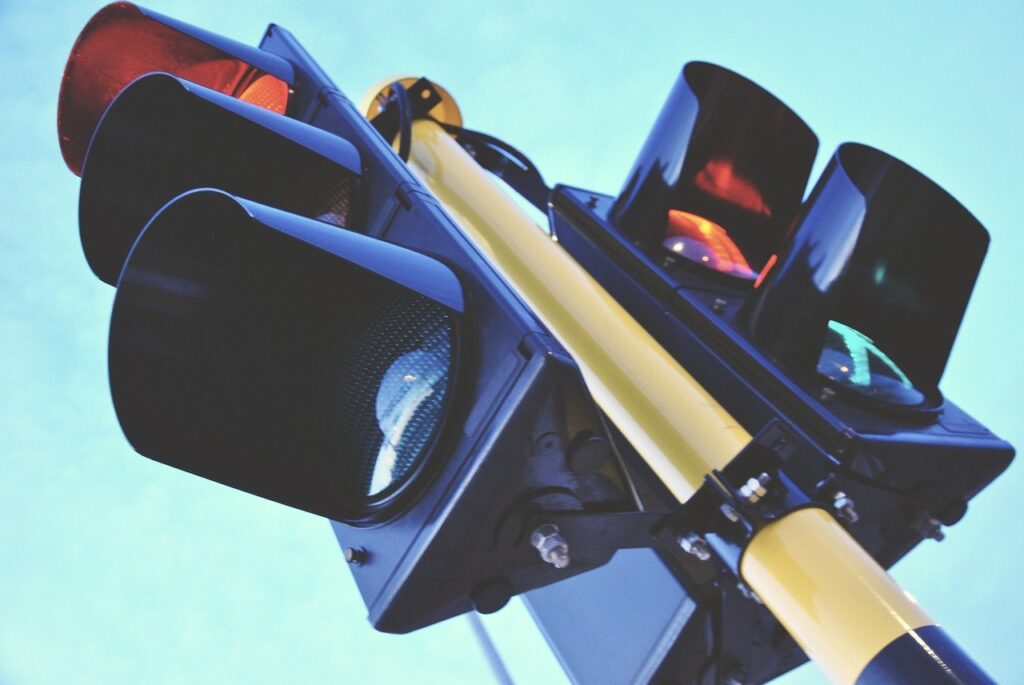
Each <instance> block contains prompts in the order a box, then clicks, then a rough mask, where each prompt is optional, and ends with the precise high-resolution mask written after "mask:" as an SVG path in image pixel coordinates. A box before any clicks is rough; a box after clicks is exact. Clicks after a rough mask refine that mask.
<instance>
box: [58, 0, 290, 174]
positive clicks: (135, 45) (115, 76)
mask: <svg viewBox="0 0 1024 685" xmlns="http://www.w3.org/2000/svg"><path fill="white" fill-rule="evenodd" d="M153 71H166V72H169V73H171V74H174V75H175V76H180V77H181V78H184V79H187V80H189V81H192V82H194V83H198V84H199V85H201V86H206V87H207V88H212V89H214V90H218V91H220V92H222V93H225V94H227V95H232V96H234V97H240V98H241V99H243V100H245V101H246V102H251V103H252V104H255V105H259V106H261V107H265V108H266V109H269V110H272V111H274V112H279V113H283V112H284V110H285V108H286V107H287V104H288V84H287V83H285V82H284V81H282V80H280V79H278V78H276V77H274V76H271V75H270V74H267V73H265V72H263V71H261V70H260V69H258V68H256V67H254V66H252V65H251V64H249V63H247V62H245V61H243V60H239V59H235V58H234V57H232V56H231V55H228V54H227V53H225V52H223V51H222V50H220V49H218V48H216V47H214V46H212V45H209V44H208V43H204V42H203V41H201V40H198V39H196V38H193V37H192V36H189V35H187V34H185V33H182V32H181V31H178V30H177V29H175V28H172V27H171V26H168V25H166V24H164V23H162V22H160V21H157V20H156V19H154V18H151V17H149V16H147V15H146V14H145V12H143V10H142V9H140V8H139V7H136V6H135V5H133V4H131V3H127V2H118V3H114V4H112V5H107V6H106V7H104V8H103V9H101V10H100V11H99V12H97V13H96V15H95V16H94V17H93V18H92V19H91V20H90V21H89V23H88V24H86V26H85V28H84V29H83V30H82V33H81V34H80V35H79V36H78V40H77V41H76V42H75V46H74V48H72V50H71V56H70V57H69V58H68V63H67V66H66V67H65V68H64V79H63V81H62V82H61V88H60V100H59V102H58V105H57V132H58V135H59V137H60V147H61V152H62V153H63V154H64V161H65V162H67V165H68V167H69V168H70V169H71V170H72V171H73V172H75V173H76V174H81V172H82V163H83V161H84V159H85V152H86V149H87V148H88V145H89V141H90V139H91V138H92V133H93V130H94V129H95V128H96V124H97V123H98V122H99V119H100V117H101V116H102V115H103V112H104V111H105V110H106V108H107V105H109V104H110V102H111V100H113V99H114V97H115V96H117V94H118V93H119V92H121V89H122V88H124V87H125V86H126V85H128V84H129V83H131V82H132V81H134V80H135V79H136V78H138V77H139V76H142V75H143V74H147V73H149V72H153Z"/></svg>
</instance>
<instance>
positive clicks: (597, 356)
mask: <svg viewBox="0 0 1024 685" xmlns="http://www.w3.org/2000/svg"><path fill="white" fill-rule="evenodd" d="M380 90H381V89H379V88H375V89H374V90H373V91H371V92H370V93H369V94H368V98H367V99H366V100H364V102H365V103H369V102H371V101H372V100H373V99H374V98H376V97H377V96H378V94H379V93H380ZM445 95H446V96H447V93H445ZM443 104H444V106H445V111H448V112H454V114H452V115H451V116H454V117H459V115H458V110H457V108H456V107H455V105H454V102H453V101H451V100H450V99H448V98H447V97H446V100H445V102H444V103H443ZM363 111H364V112H367V113H368V114H372V113H373V112H370V110H369V107H364V109H363ZM460 121H461V118H460ZM409 165H410V167H411V168H412V169H413V171H414V172H415V173H416V174H417V175H418V176H419V177H420V178H421V179H422V180H423V182H424V183H425V184H426V185H427V187H428V188H429V189H430V190H431V192H432V193H433V194H434V195H435V196H436V197H437V198H438V200H439V201H440V202H441V203H442V205H443V206H444V208H445V209H446V210H447V211H448V213H449V214H450V215H451V216H452V217H453V219H454V220H455V221H456V222H457V223H458V225H459V226H460V228H461V229H462V230H463V231H464V233H465V234H466V236H467V237H468V238H469V239H470V240H471V241H472V242H473V243H474V244H475V245H476V246H477V248H478V249H479V250H480V251H481V252H482V253H483V254H484V255H485V256H486V257H487V259H488V260H489V261H490V263H491V264H492V265H493V266H494V268H495V269H496V270H497V271H498V272H499V273H500V274H501V275H502V276H503V277H504V278H505V280H506V281H507V282H508V283H509V284H510V285H511V286H512V287H513V288H514V289H515V290H516V291H517V292H518V293H519V295H520V296H521V297H522V298H523V300H524V301H525V302H526V303H527V304H528V305H529V306H530V307H531V308H532V309H533V311H534V312H535V314H536V315H537V316H538V317H539V318H540V320H541V321H542V322H543V323H544V324H545V325H546V326H547V328H548V329H549V330H550V332H551V334H552V335H554V336H555V338H557V339H558V340H559V342H560V343H561V344H562V345H563V346H564V347H565V349H566V350H567V351H568V352H569V353H570V354H571V355H572V357H573V358H574V359H575V361H576V363H577V364H578V365H579V367H580V370H581V372H582V374H583V377H584V379H585V381H586V383H587V387H588V389H589V390H590V392H591V393H592V394H593V396H594V399H595V400H596V401H597V403H598V404H599V405H600V406H601V408H602V410H603V411H604V412H605V413H606V414H607V415H608V417H609V418H610V419H611V420H612V421H613V422H614V423H615V425H616V426H617V427H618V428H619V430H620V431H621V432H622V433H623V435H625V436H626V438H627V439H628V440H629V441H630V443H631V444H632V445H633V447H634V448H635V449H636V451H637V452H638V453H639V454H640V455H641V457H643V459H644V460H645V461H646V462H647V464H648V465H649V466H650V467H651V469H652V470H653V471H654V472H655V473H656V474H657V475H658V477H659V478H660V479H661V480H662V481H663V482H664V484H665V485H666V486H667V487H668V488H669V490H670V491H671V492H672V494H673V495H674V496H675V497H676V498H677V499H678V500H679V501H680V502H685V501H687V500H688V499H689V498H690V497H691V496H693V494H694V493H695V492H696V491H697V489H698V488H700V486H701V485H702V484H703V482H704V478H705V476H706V475H707V474H709V473H710V472H711V471H712V470H713V469H721V468H723V467H724V466H725V465H726V464H728V463H729V462H730V461H731V460H732V459H733V458H734V457H735V456H736V455H737V454H738V453H739V452H740V450H741V449H743V447H745V446H746V445H747V444H748V443H749V442H750V439H751V436H750V434H749V433H748V432H747V431H746V430H745V429H744V428H743V427H742V426H741V425H740V424H739V423H738V422H737V421H736V420H735V419H734V418H733V417H732V416H730V415H729V413H728V412H727V411H725V409H724V408H723V407H722V406H721V405H720V404H719V403H718V402H717V401H716V400H715V399H714V398H713V397H712V396H711V395H709V394H708V393H707V392H706V391H705V390H704V388H703V387H701V386H700V384H698V383H697V381H696V380H694V378H693V377H692V376H691V375H690V374H689V373H688V372H687V371H686V370H685V369H683V368H682V367H681V366H680V365H679V364H678V363H677V362H676V361H675V359H674V358H672V356H671V355H669V354H668V352H666V351H665V349H664V348H663V347H662V346H661V345H660V344H658V342H657V341H656V340H655V339H654V338H653V337H652V336H651V335H650V334H649V333H648V332H647V331H646V330H645V329H644V328H643V327H642V326H640V324H639V323H638V322H637V321H636V320H635V319H634V318H633V317H632V316H631V315H630V314H629V313H628V312H627V311H625V310H624V309H623V308H622V307H621V306H620V305H619V304H618V303H617V302H616V301H615V300H614V299H613V298H612V297H611V295H609V294H608V293H607V291H605V290H604V288H602V287H601V285H599V284H598V283H597V282H596V281H595V280H594V279H593V278H592V277H591V276H590V274H589V273H587V272H586V270H584V269H583V267H581V266H580V265H579V264H577V263H576V261H575V260H574V259H573V258H572V257H571V256H570V255H569V254H568V253H567V252H565V251H564V250H563V249H562V248H561V247H560V246H559V245H558V244H557V243H556V242H555V241H553V240H552V239H551V238H550V237H549V235H548V234H547V232H545V231H543V230H542V229H540V228H539V227H538V226H537V225H536V223H534V221H533V220H532V219H531V218H530V217H529V215H528V214H527V213H526V212H525V211H524V210H523V209H522V208H521V207H520V206H519V205H518V204H517V203H516V202H515V201H514V200H513V199H512V198H511V197H509V195H508V194H507V193H506V192H505V191H504V190H503V189H502V187H501V186H499V185H498V184H497V183H496V182H495V181H494V179H493V178H492V177H491V175H490V174H489V173H487V172H486V171H484V170H483V169H482V168H481V167H480V166H479V165H478V164H477V163H476V162H475V161H474V160H473V158H472V157H470V156H469V154H467V153H466V152H465V150H463V149H462V148H461V147H460V146H459V145H458V143H456V142H455V140H454V139H453V138H452V137H451V136H450V135H449V134H448V133H446V132H445V130H444V129H443V128H442V127H441V126H440V125H439V124H438V123H436V122H435V121H431V120H419V121H416V122H414V123H413V125H412V145H411V153H410V158H409ZM740 572H741V575H742V577H743V580H744V581H745V582H746V583H747V584H748V585H749V586H750V587H751V588H752V589H753V590H754V591H755V592H756V593H757V594H758V595H759V596H760V597H761V599H762V600H763V601H764V604H765V606H767V607H768V609H769V610H770V611H771V612H772V613H773V614H774V615H775V616H776V617H777V618H778V619H779V621H780V622H781V623H782V624H783V625H784V626H785V627H786V629H787V630H788V631H789V632H790V634H791V635H792V636H793V638H794V639H795V640H796V641H797V642H798V643H799V644H800V646H801V647H802V648H803V649H804V651H805V652H807V654H808V656H809V657H810V658H811V659H812V660H813V661H814V662H815V663H816V664H817V665H818V666H819V667H820V668H821V669H822V670H823V671H824V672H825V674H826V676H828V678H829V679H830V680H831V681H832V682H834V683H857V684H861V683H894V684H895V683H943V682H949V683H986V682H992V681H991V680H990V679H989V678H988V677H987V676H985V675H984V673H983V672H982V671H981V670H980V669H979V668H978V667H977V666H976V665H975V664H974V663H973V662H972V661H971V660H970V659H969V658H968V657H967V656H966V655H964V654H963V653H962V652H961V651H960V650H959V649H958V648H957V647H956V645H955V644H954V643H953V642H952V641H951V640H949V638H947V637H946V636H945V634H944V633H943V632H942V631H941V630H940V629H939V628H937V627H936V626H935V624H934V621H932V620H931V619H930V618H929V617H928V615H927V614H926V613H925V612H924V610H923V609H922V608H921V607H920V606H919V605H918V604H917V602H916V601H915V600H914V599H913V598H912V597H911V596H910V595H909V594H908V593H906V592H905V591H904V590H902V589H901V588H900V587H899V586H898V585H897V584H896V582H895V581H894V580H893V579H892V578H891V577H890V576H889V575H888V574H887V573H886V572H885V571H884V570H883V569H882V568H881V567H880V566H879V565H878V564H877V563H876V562H875V561H874V560H873V559H872V558H871V557H870V556H869V555H868V554H867V553H866V552H865V551H864V550H863V549H862V548H861V547H860V546H859V545H858V544H857V542H856V541H855V540H853V538H852V537H850V535H849V534H848V533H847V532H846V531H845V530H844V529H843V528H842V527H841V526H840V525H839V524H838V523H836V522H835V520H834V519H833V518H832V517H831V515H830V514H828V513H826V512H825V511H823V510H820V509H803V510H799V511H796V512H794V513H791V514H789V515H787V516H785V517H783V518H781V519H779V520H777V521H775V522H773V523H771V524H769V525H768V526H767V527H765V528H764V529H762V530H761V531H760V532H758V533H756V534H755V535H754V537H753V538H752V539H751V541H750V542H749V544H748V546H747V549H746V551H745V553H744V555H743V558H742V564H741V569H740Z"/></svg>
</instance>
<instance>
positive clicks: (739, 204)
mask: <svg viewBox="0 0 1024 685" xmlns="http://www.w3.org/2000/svg"><path fill="white" fill-rule="evenodd" d="M817 149H818V139H817V137H816V136H815V135H814V133H813V132H812V131H811V129H810V127H808V126H807V124H806V123H804V121H803V120H802V119H801V118H800V117H799V116H797V115H796V113H794V112H793V111H792V110H791V109H789V108H788V107H787V106H786V105H785V104H784V103H783V102H782V101H780V100H779V99H778V98H776V97H775V96H774V95H772V94H771V93H769V92H768V91H766V90H764V89H763V88H761V87H760V86H758V85H757V84H755V83H753V82H752V81H748V80H747V79H746V78H744V77H742V76H740V75H739V74H736V73H734V72H732V71H729V70H728V69H724V68H722V67H719V66H716V65H714V64H707V63H704V62H691V63H689V64H687V65H686V66H685V67H683V70H682V73H681V74H680V75H679V78H678V79H677V80H676V83H675V86H674V87H673V89H672V92H671V93H670V95H669V98H668V100H667V101H666V103H665V105H664V106H663V107H662V110H661V114H659V115H658V120H657V122H656V123H655V125H654V127H653V128H652V129H651V133H650V135H649V136H648V138H647V142H646V143H644V147H643V150H641V152H640V155H639V156H638V157H637V160H636V162H635V163H634V164H633V168H632V170H631V171H630V173H629V176H627V180H626V183H625V185H624V186H623V188H622V192H621V193H619V197H618V198H617V199H616V200H615V204H614V206H613V208H612V211H611V221H612V223H613V224H614V225H615V227H616V228H617V229H618V230H619V231H621V232H622V234H623V235H625V236H627V237H628V238H629V239H631V240H632V241H633V242H635V243H636V244H638V245H640V246H641V247H642V248H644V249H645V250H646V251H648V252H657V253H660V252H661V249H662V248H668V249H669V250H670V251H672V252H675V253H676V254H677V255H679V254H680V252H679V250H678V249H675V247H676V246H679V245H680V242H679V240H677V234H678V233H679V230H680V229H679V226H680V224H679V220H678V219H679V217H678V215H675V218H673V216H672V215H669V212H670V210H677V211H679V212H683V213H685V214H686V215H688V216H692V217H696V218H697V219H699V221H698V223H700V222H704V221H706V222H709V223H710V224H711V225H714V226H717V229H716V230H713V231H712V230H711V229H708V228H707V227H706V226H705V228H704V229H696V230H697V232H698V233H699V234H700V235H701V236H703V237H702V238H701V237H698V238H690V239H696V240H698V241H699V242H700V243H705V244H706V248H707V250H709V252H707V253H703V252H702V253H701V254H700V256H699V257H698V259H696V260H693V259H691V260H690V261H696V262H697V263H698V264H702V265H703V266H706V267H710V268H712V269H713V270H715V271H719V272H721V273H726V274H729V275H731V276H736V277H739V278H742V279H744V280H750V281H753V280H754V279H755V278H756V276H757V274H756V271H759V270H760V269H762V268H763V267H764V265H765V263H766V262H767V261H768V259H769V255H771V254H772V253H773V252H774V251H775V250H776V249H777V246H778V244H779V243H780V242H782V240H783V237H784V235H785V233H786V229H787V228H788V226H789V222H790V221H791V220H792V218H793V217H794V216H795V215H796V213H797V211H798V210H799V208H800V201H801V199H802V197H803V194H804V188H805V187H806V185H807V178H808V176H809V175H810V172H811V164H812V163H813V162H814V155H815V153H816V152H817ZM666 217H668V222H667V223H666ZM701 225H703V224H701ZM691 228H692V227H691ZM691 228H685V229H684V230H685V231H689V233H693V232H694V231H693V230H691ZM712 233H714V235H715V237H714V238H713V239H711V242H710V243H709V242H708V239H709V237H710V236H711V234H712ZM726 243H728V245H729V246H730V247H729V248H728V249H726V247H725V246H726ZM662 254H663V253H662ZM681 255H682V256H683V257H688V255H687V254H686V250H685V249H684V250H683V251H682V253H681ZM714 255H729V256H728V258H727V259H726V260H724V261H721V260H718V259H717V258H715V259H713V258H712V257H713V256H714ZM703 256H707V257H708V259H706V260H705V259H701V258H700V257H703ZM737 257H738V259H737ZM712 261H714V262H715V263H716V264H720V265H721V268H719V266H715V265H714V264H712ZM734 266H735V268H734ZM748 272H751V273H748Z"/></svg>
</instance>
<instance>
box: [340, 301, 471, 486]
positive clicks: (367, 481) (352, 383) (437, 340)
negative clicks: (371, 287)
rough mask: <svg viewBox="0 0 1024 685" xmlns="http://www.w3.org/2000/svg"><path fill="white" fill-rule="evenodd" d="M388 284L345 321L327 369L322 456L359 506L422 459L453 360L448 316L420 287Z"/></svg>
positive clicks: (443, 404) (437, 427)
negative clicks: (415, 289)
mask: <svg viewBox="0 0 1024 685" xmlns="http://www.w3.org/2000/svg"><path fill="white" fill-rule="evenodd" d="M377 287H378V288H381V287H383V286H382V285H378V286H377ZM385 289H386V290H390V291H391V292H388V293H387V294H386V295H383V296H380V297H374V298H373V299H374V303H373V307H372V308H371V307H367V308H365V309H364V310H363V311H361V312H359V313H351V314H350V315H349V320H348V321H347V322H346V323H344V324H343V325H342V326H341V329H342V330H340V331H339V334H338V337H337V339H336V340H335V344H334V347H333V349H332V350H331V352H330V356H329V359H328V361H327V367H326V369H325V374H324V378H325V384H326V386H327V387H326V390H325V395H326V400H325V403H324V409H325V412H326V419H325V424H326V429H325V434H326V444H325V446H324V451H325V458H326V459H327V460H328V461H330V462H332V463H331V464H329V466H328V469H329V470H330V471H331V473H333V474H334V477H335V478H336V481H337V488H338V490H339V491H340V492H343V493H344V494H345V496H346V498H347V499H350V500H352V504H353V505H355V506H359V504H360V502H362V501H365V500H368V499H371V498H377V497H380V496H383V495H386V494H387V493H388V492H390V491H394V490H396V489H397V488H398V487H400V486H401V485H402V483H404V482H405V481H406V480H407V479H408V478H409V477H410V476H411V475H412V474H413V473H414V472H415V471H416V468H417V467H418V466H419V465H420V464H421V463H422V462H423V460H424V458H425V457H426V456H427V454H428V452H429V451H430V449H431V447H432V446H433V443H434V441H435V439H436V437H437V433H438V431H439V430H440V427H441V424H442V420H443V418H444V412H445V408H446V405H447V399H448V396H449V394H450V393H449V387H450V384H451V376H452V373H451V372H452V369H453V366H454V349H455V346H454V340H453V337H454V330H453V323H452V318H451V315H450V314H449V313H448V312H447V311H446V310H445V309H444V308H443V307H441V306H439V305H437V304H436V303H434V302H432V301H431V300H429V299H427V298H425V297H423V296H422V295H419V294H417V293H414V292H410V291H408V290H405V289H402V288H399V287H397V286H393V287H390V288H386V287H385Z"/></svg>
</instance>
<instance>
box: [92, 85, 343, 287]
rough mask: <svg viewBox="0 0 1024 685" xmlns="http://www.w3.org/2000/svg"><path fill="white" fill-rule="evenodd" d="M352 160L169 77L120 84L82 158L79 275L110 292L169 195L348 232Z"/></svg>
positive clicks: (295, 128) (254, 110)
mask: <svg viewBox="0 0 1024 685" xmlns="http://www.w3.org/2000/svg"><path fill="white" fill-rule="evenodd" d="M359 173H360V160H359V153H358V152H357V151H356V149H355V147H353V146H352V145H351V144H350V143H349V142H348V141H346V140H344V139H343V138H340V137H338V136H335V135H332V134H330V133H326V132H324V131H321V130H320V129H317V128H314V127H312V126H309V125H307V124H303V123H302V122H299V121H296V120H294V119H290V118H288V117H282V116H278V115H277V114H274V113H272V112H269V111H267V110H266V109H263V108H260V107H257V106H254V105H250V104H247V103H245V102H242V101H240V100H238V99H235V98H232V97H229V96H226V95H223V94H221V93H218V92H216V91H213V90H210V89H208V88H204V87H203V86H199V85H196V84H194V83H190V82H188V81H185V80H182V79H179V78H176V77H174V76H171V75H169V74H161V73H156V74H147V75H145V76H142V77H140V78H138V79H136V80H135V81H133V82H132V83H131V84H130V85H128V86H127V87H126V88H125V89H124V90H123V91H122V92H121V93H120V94H119V95H118V96H117V98H116V99H115V100H114V101H113V102H112V103H111V104H110V106H109V107H108V108H107V111H106V112H105V113H104V114H103V117H102V118H101V119H100V121H99V124H98V125H97V127H96V132H95V134H94V135H93V139H92V143H91V144H90V146H89V150H88V152H87V154H86V157H85V164H84V167H83V172H82V186H81V194H80V198H79V230H80V233H81V238H82V248H83V250H84V252H85V256H86V259H87V260H88V262H89V266H90V267H92V270H93V271H94V272H95V273H96V275H97V276H98V277H99V278H100V280H103V281H105V282H106V283H110V284H112V285H113V284H116V282H117V278H118V275H119V274H120V272H121V268H122V266H123V264H124V260H125V256H126V255H127V253H128V250H129V249H130V248H131V245H132V243H133V242H134V241H135V239H136V237H137V236H138V234H139V231H140V230H142V227H143V226H144V225H145V224H146V222H147V221H148V220H149V219H150V217H152V216H153V214H155V213H156V211H157V210H158V209H160V207H162V206H163V205H164V204H165V203H166V202H168V201H169V200H171V199H172V198H174V197H175V196H177V195H179V194H181V193H183V192H185V191H187V190H191V189H193V188H201V187H216V188H221V189H223V190H226V191H228V192H232V193H237V194H239V195H242V196H243V197H246V198H251V199H253V200H256V201H258V202H262V203H266V204H271V205H274V206H276V207H279V208H281V209H284V210H287V211H290V212H294V213H296V214H300V215H302V216H308V217H314V218H319V219H321V220H322V221H326V222H328V223H332V224H335V225H339V226H340V225H346V226H347V225H350V224H351V222H352V219H353V208H354V205H355V191H356V188H355V185H356V182H357V180H358V177H359Z"/></svg>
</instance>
